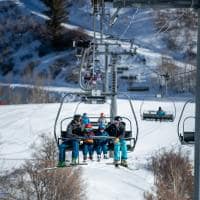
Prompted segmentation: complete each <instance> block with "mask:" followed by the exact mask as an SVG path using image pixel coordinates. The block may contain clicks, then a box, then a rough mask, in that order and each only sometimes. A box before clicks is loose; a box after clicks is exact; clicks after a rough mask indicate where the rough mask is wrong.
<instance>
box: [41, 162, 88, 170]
mask: <svg viewBox="0 0 200 200" xmlns="http://www.w3.org/2000/svg"><path fill="white" fill-rule="evenodd" d="M87 164H88V163H79V164H72V163H70V164H66V165H65V166H62V167H59V166H56V167H47V168H44V169H43V171H45V170H47V171H48V170H55V169H63V168H67V167H77V166H81V165H87Z"/></svg>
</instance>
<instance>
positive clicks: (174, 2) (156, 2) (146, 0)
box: [105, 0, 200, 9]
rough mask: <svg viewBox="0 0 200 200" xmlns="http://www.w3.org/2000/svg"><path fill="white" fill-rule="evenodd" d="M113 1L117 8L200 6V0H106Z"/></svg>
mask: <svg viewBox="0 0 200 200" xmlns="http://www.w3.org/2000/svg"><path fill="white" fill-rule="evenodd" d="M105 1H107V2H112V3H113V7H115V8H126V7H151V8H159V9H161V8H200V1H199V0H105Z"/></svg>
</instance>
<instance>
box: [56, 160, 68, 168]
mask: <svg viewBox="0 0 200 200" xmlns="http://www.w3.org/2000/svg"><path fill="white" fill-rule="evenodd" d="M57 167H66V164H65V161H59V162H58V164H57Z"/></svg>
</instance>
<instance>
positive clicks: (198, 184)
mask: <svg viewBox="0 0 200 200" xmlns="http://www.w3.org/2000/svg"><path fill="white" fill-rule="evenodd" d="M195 114H196V118H195V157H194V198H193V199H194V200H200V9H198V38H197V75H196V113H195Z"/></svg>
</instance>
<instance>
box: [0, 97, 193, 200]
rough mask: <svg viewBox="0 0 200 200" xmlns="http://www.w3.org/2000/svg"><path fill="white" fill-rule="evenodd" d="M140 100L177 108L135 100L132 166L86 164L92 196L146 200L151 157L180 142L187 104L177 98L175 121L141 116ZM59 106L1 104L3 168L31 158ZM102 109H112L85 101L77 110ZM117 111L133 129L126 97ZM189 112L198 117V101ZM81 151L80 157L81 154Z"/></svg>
mask: <svg viewBox="0 0 200 200" xmlns="http://www.w3.org/2000/svg"><path fill="white" fill-rule="evenodd" d="M175 100H176V99H175ZM141 103H143V104H144V106H143V108H142V110H149V109H151V110H154V109H157V107H158V106H162V107H163V109H164V110H167V111H169V112H170V111H171V112H174V108H173V104H172V103H171V102H166V101H165V102H159V101H156V102H153V101H144V102H141V101H133V105H134V108H135V111H136V115H137V118H138V122H139V138H138V143H137V145H136V148H135V151H134V152H132V153H129V154H128V157H129V158H128V164H129V166H130V168H131V170H130V169H125V168H122V167H120V169H115V167H114V166H112V165H107V164H106V163H111V162H112V159H109V160H102V161H101V162H100V163H98V162H96V160H94V161H88V165H87V166H83V167H82V168H83V170H84V174H83V177H84V180H85V181H86V183H87V192H86V194H87V196H88V199H89V200H93V199H97V200H100V199H105V200H114V199H122V200H132V199H137V200H143V193H144V192H145V191H148V190H151V187H152V186H153V175H152V174H151V172H150V171H148V168H147V163H148V160H149V159H150V157H151V156H152V155H153V154H154V153H155V152H157V151H158V150H159V149H161V148H167V149H170V148H171V147H174V148H178V147H180V146H181V145H180V142H179V140H178V136H177V122H178V117H179V116H180V112H181V109H182V106H183V103H184V102H182V101H176V102H175V105H176V116H177V117H176V119H175V121H174V122H155V121H143V120H141V118H140V107H141ZM58 106H59V105H58V104H33V105H18V106H14V105H10V106H0V128H1V130H0V135H1V141H3V144H2V145H1V152H0V161H1V162H0V166H1V170H2V171H4V170H7V169H11V168H12V167H19V166H20V165H21V164H22V163H23V161H24V160H26V159H29V158H30V153H31V150H30V145H31V144H32V143H37V142H38V139H39V135H40V134H41V133H45V134H48V135H52V136H53V125H54V120H55V116H56V113H57V110H58ZM75 107H76V103H66V104H65V105H64V108H63V112H62V113H61V117H60V119H62V118H63V117H67V116H71V115H73V113H74V110H75ZM102 111H103V112H104V113H105V114H107V116H108V113H109V109H108V106H106V105H102V106H99V105H89V106H88V105H84V104H83V105H80V107H79V110H78V113H83V112H87V113H89V115H91V116H94V115H98V113H100V112H102ZM118 113H119V114H120V115H122V116H125V117H129V118H130V119H131V120H132V122H133V130H135V124H134V120H133V116H132V115H131V112H130V108H129V104H128V102H127V101H126V100H119V101H118ZM188 115H189V116H192V115H194V104H190V105H189V106H188V108H187V109H186V111H185V114H184V117H186V116H188ZM187 129H188V130H193V129H194V121H192V122H190V123H189V124H187ZM183 149H184V150H185V151H188V152H189V154H190V158H191V160H193V148H192V146H191V147H190V146H184V147H183ZM80 155H81V157H82V153H80ZM69 156H70V155H69ZM94 197H95V198H94Z"/></svg>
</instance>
